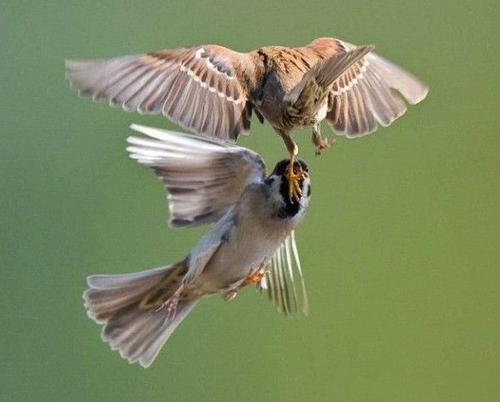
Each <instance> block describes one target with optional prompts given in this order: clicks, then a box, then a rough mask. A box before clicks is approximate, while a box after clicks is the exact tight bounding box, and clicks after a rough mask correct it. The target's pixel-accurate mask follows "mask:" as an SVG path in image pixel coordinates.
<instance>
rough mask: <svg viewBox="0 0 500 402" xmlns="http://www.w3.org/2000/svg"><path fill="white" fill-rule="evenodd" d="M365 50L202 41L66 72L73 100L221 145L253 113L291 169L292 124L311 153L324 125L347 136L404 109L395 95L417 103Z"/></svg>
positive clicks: (80, 63)
mask: <svg viewBox="0 0 500 402" xmlns="http://www.w3.org/2000/svg"><path fill="white" fill-rule="evenodd" d="M372 49H373V47H371V46H364V47H356V46H353V45H350V44H348V43H346V42H343V41H341V40H338V39H334V38H320V39H316V40H314V41H313V42H311V43H310V44H308V45H306V46H303V47H297V48H289V47H282V46H266V47H262V48H260V49H257V50H253V51H251V52H248V53H239V52H235V51H233V50H230V49H227V48H225V47H222V46H218V45H206V46H198V47H191V48H183V49H173V50H162V51H157V52H151V53H147V54H142V55H133V56H124V57H117V58H113V59H105V60H69V61H67V62H66V70H67V76H68V78H69V80H70V81H71V82H72V84H73V85H74V86H75V87H76V88H77V89H78V90H79V91H80V93H81V94H82V95H86V96H91V97H93V98H94V99H105V100H108V101H109V102H110V104H111V105H121V106H122V107H123V109H125V110H127V111H138V112H139V113H149V114H163V115H165V116H166V117H168V118H170V119H171V120H173V121H174V122H176V123H178V124H180V125H181V126H183V127H185V128H187V129H190V130H192V131H194V132H196V133H199V134H203V135H207V136H210V137H216V138H219V139H222V140H236V139H237V138H238V135H239V134H241V133H245V132H247V131H248V130H249V129H250V118H251V115H252V111H255V112H256V114H257V116H258V118H259V120H260V121H261V122H263V120H264V119H265V120H267V121H268V122H269V123H270V124H271V126H272V127H273V128H274V129H275V131H276V132H277V133H279V134H280V135H281V137H282V138H283V140H284V142H285V144H286V146H287V149H288V151H289V152H290V155H291V163H292V160H293V159H294V157H295V156H296V155H297V151H298V150H297V146H296V144H295V143H294V141H293V140H292V138H291V137H290V134H291V131H292V130H293V129H294V128H297V127H311V128H312V131H313V135H312V140H313V143H314V144H315V146H316V151H317V152H318V153H319V152H321V151H322V150H324V149H326V148H328V147H329V146H330V144H331V142H330V141H329V140H327V139H325V138H323V137H322V136H321V133H320V127H319V125H320V123H321V121H322V120H323V119H325V118H326V120H327V122H328V124H329V125H330V127H331V128H332V130H333V131H334V132H335V133H337V134H340V135H346V136H347V137H349V138H354V137H358V136H361V135H364V134H368V133H371V132H373V131H375V130H376V129H377V127H378V125H382V126H388V125H389V124H391V123H392V122H393V121H394V120H395V119H397V118H398V117H400V116H401V115H402V114H403V113H404V112H405V111H406V105H405V102H404V101H403V99H404V100H406V101H407V102H408V103H410V104H416V103H418V102H420V101H421V100H422V99H424V98H425V96H426V95H427V91H428V88H427V87H426V86H425V85H424V84H422V83H421V82H420V81H418V79H417V78H415V77H414V76H413V75H411V74H410V73H408V72H406V71H404V70H403V69H401V68H400V67H398V66H396V65H394V64H392V63H391V62H389V61H387V60H385V59H383V58H382V57H380V56H378V55H376V54H374V53H372V52H371V50H372ZM290 175H291V176H292V175H293V172H292V169H290ZM291 179H292V177H291ZM293 191H294V192H295V190H293Z"/></svg>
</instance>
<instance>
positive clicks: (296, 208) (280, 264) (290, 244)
mask: <svg viewBox="0 0 500 402" xmlns="http://www.w3.org/2000/svg"><path fill="white" fill-rule="evenodd" d="M131 127H132V128H133V129H134V130H136V131H137V132H140V133H142V134H143V136H140V137H138V136H131V137H129V138H128V143H129V146H128V148H127V149H128V152H129V153H130V157H131V158H132V159H134V160H136V161H137V162H138V163H140V164H141V165H145V166H147V167H149V168H151V169H153V170H154V172H155V173H156V175H157V176H158V177H159V178H160V179H161V181H162V182H163V184H164V187H165V189H166V194H167V199H168V205H169V211H170V214H169V215H170V217H169V225H170V226H171V227H174V228H177V227H194V226H199V225H203V224H212V226H211V227H210V229H209V231H208V232H207V233H206V234H205V235H204V236H202V237H201V239H200V240H199V241H198V243H197V244H196V245H195V246H194V247H193V248H192V249H191V251H190V252H189V253H188V254H187V256H186V257H185V258H183V259H182V260H181V261H179V262H176V263H173V264H168V265H166V266H163V267H159V268H154V269H150V270H146V271H142V272H137V273H128V274H111V275H91V276H89V277H88V278H87V286H88V287H87V289H86V290H85V292H84V293H83V299H84V305H85V308H86V310H87V314H88V316H89V317H90V318H91V319H92V320H94V321H96V322H97V323H98V324H100V325H102V331H101V338H102V340H103V341H104V342H106V343H108V344H109V345H110V346H111V348H112V349H114V350H118V351H119V352H120V354H121V356H122V357H123V358H125V359H127V360H128V361H129V362H130V363H137V362H138V363H139V364H140V365H142V366H143V367H149V366H150V365H151V364H152V363H153V361H154V360H155V358H156V356H157V355H158V353H159V351H160V349H161V348H162V347H163V345H164V344H165V342H166V341H167V340H168V339H169V337H170V336H171V335H172V333H173V332H174V330H175V329H176V328H177V326H178V325H179V324H180V323H181V321H182V320H183V319H184V318H185V317H186V316H187V315H188V313H189V312H190V311H191V310H192V309H193V307H194V306H195V305H196V304H197V303H198V301H199V300H200V299H202V298H204V297H206V296H208V295H214V294H219V295H222V296H223V298H224V299H225V300H231V299H233V298H234V297H235V296H236V295H237V294H238V292H239V291H240V290H241V289H242V288H245V287H247V286H252V285H256V286H257V288H258V289H259V290H260V292H261V293H265V294H267V295H268V297H269V298H270V299H271V301H272V302H273V303H274V305H275V306H276V307H277V309H278V310H279V311H281V312H283V313H285V314H307V312H308V309H309V302H308V298H307V292H306V288H305V284H304V279H303V274H302V268H301V265H300V259H299V254H298V251H297V246H296V242H295V233H294V230H295V228H296V226H297V225H298V223H299V222H300V221H301V219H302V218H303V216H304V214H305V211H306V209H307V207H308V204H309V198H310V196H311V187H310V178H309V173H308V167H307V164H306V163H305V162H304V161H303V160H300V159H298V160H296V161H295V162H294V169H295V170H298V169H299V168H300V169H301V170H302V171H303V173H304V174H303V175H302V177H301V179H300V180H299V186H300V189H301V190H302V192H301V196H300V198H299V200H298V201H296V202H292V201H291V200H290V199H289V197H288V178H287V175H286V170H287V168H288V164H289V161H288V159H284V160H282V161H280V162H278V163H277V164H276V165H275V167H274V169H273V170H272V172H270V173H269V174H267V173H266V167H265V164H264V161H263V160H262V158H261V157H260V155H259V154H257V153H255V152H253V151H251V150H249V149H247V148H243V147H240V146H238V145H235V144H230V143H221V142H218V141H216V140H213V139H209V138H203V137H199V136H194V135H188V134H181V133H177V132H172V131H167V130H161V129H156V128H152V127H146V126H140V125H132V126H131Z"/></svg>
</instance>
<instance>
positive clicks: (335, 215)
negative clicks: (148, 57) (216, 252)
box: [0, 0, 500, 402]
mask: <svg viewBox="0 0 500 402" xmlns="http://www.w3.org/2000/svg"><path fill="white" fill-rule="evenodd" d="M499 19H500V7H499V6H498V2H497V1H493V0H491V1H484V0H483V1H474V2H472V1H455V0H446V1H443V0H440V1H430V0H424V1H398V0H383V1H376V2H375V1H371V0H364V1H360V0H350V1H336V0H329V1H307V2H300V1H296V0H293V1H292V0H287V1H280V2H270V1H268V2H263V3H262V4H257V3H255V4H252V3H251V2H247V1H245V2H239V1H234V0H233V1H213V2H192V1H182V2H181V1H179V2H171V1H165V0H162V1H148V2H146V1H141V2H139V1H136V2H133V1H106V2H102V1H94V0H92V1H85V2H68V1H62V0H60V1H44V2H41V1H40V2H34V1H31V2H28V1H12V0H8V1H7V2H6V3H5V2H4V3H3V5H2V12H1V13H0V38H1V40H0V56H1V64H0V66H1V67H0V88H1V98H0V121H1V125H2V129H1V137H0V173H1V174H0V192H1V193H0V194H1V195H0V200H1V209H0V223H1V231H0V247H1V250H0V259H1V260H0V269H1V272H2V280H1V287H2V291H1V304H0V306H1V307H0V308H1V316H0V322H1V328H2V336H1V341H0V342H1V343H0V348H1V352H0V356H1V362H0V382H1V384H2V385H1V387H0V400H1V401H9V402H10V401H68V400H71V401H75V402H77V401H106V402H113V401H233V400H237V401H255V400H258V401H273V402H277V401H325V400H328V401H342V402H349V401H356V402H360V401H384V402H390V401H398V402H400V401H405V402H409V401H419V402H420V401H426V402H431V401H436V402H438V401H439V402H445V401H453V402H459V401H476V402H477V401H497V400H498V397H499V394H500V381H499V379H500V355H499V351H500V346H499V340H500V291H499V286H498V285H499V280H500V274H499V261H500V258H499V257H500V242H499V223H500V222H499V220H500V219H499V218H500V214H499V205H500V203H499V195H500V191H499V174H500V140H499V136H500V132H499V131H500V123H499V112H500V110H499V102H498V94H499V91H500V79H499V74H498V71H499V70H498V66H499V63H500V56H499V55H500V52H499V51H498V40H499V39H500V36H499V34H500V29H499V25H498V20H499ZM319 36H337V37H340V38H344V39H346V40H348V41H350V42H353V43H358V44H361V43H374V44H376V45H377V51H378V52H379V53H381V54H383V55H385V56H386V57H388V58H390V59H391V60H394V61H395V62H398V63H400V64H402V65H403V66H405V67H406V68H407V69H409V70H410V71H412V72H414V73H415V74H417V75H418V76H420V77H421V78H422V79H423V80H424V81H426V82H427V83H428V84H429V85H430V86H431V92H430V94H429V97H428V99H427V100H426V101H425V102H423V103H422V104H421V105H418V106H417V107H413V108H411V109H410V110H409V112H408V113H407V115H406V116H405V117H404V118H402V119H400V120H398V121H397V123H396V124H394V125H393V126H392V127H390V128H387V129H384V130H380V131H379V132H378V133H377V134H376V135H373V136H369V137H365V138H363V139H361V140H357V141H348V140H340V141H339V142H338V146H337V147H336V148H335V149H333V150H332V151H331V152H329V153H327V154H326V155H325V156H323V157H321V158H315V157H314V155H313V148H312V146H311V145H310V143H309V135H305V133H300V132H298V133H296V135H295V138H297V140H298V141H299V144H300V146H301V149H302V156H303V157H304V158H305V159H307V160H308V161H309V163H310V165H311V170H312V178H313V181H314V183H313V185H314V191H313V202H312V205H311V208H310V211H309V213H308V216H307V217H306V219H305V220H304V222H303V224H302V226H301V227H300V230H299V231H298V239H299V241H300V249H301V252H302V260H303V265H304V267H305V270H306V279H307V284H308V288H309V293H310V299H311V308H312V312H311V314H310V316H309V317H307V318H301V319H286V318H284V317H282V316H280V315H279V314H278V313H276V312H275V311H274V310H273V308H272V306H271V305H269V304H268V303H267V302H266V300H264V299H262V298H260V297H259V296H258V295H257V294H255V292H254V291H253V290H251V289H249V290H247V291H246V292H243V294H241V295H240V296H239V297H238V298H237V300H235V301H234V302H231V303H224V302H222V301H221V300H220V299H219V298H212V299H208V300H206V301H205V302H204V303H201V304H200V305H199V307H197V308H196V309H195V311H194V312H193V314H192V315H191V316H190V317H189V319H187V320H186V321H185V322H184V324H183V325H182V326H181V327H180V328H179V330H178V332H177V333H176V334H175V335H174V336H173V338H172V339H171V340H170V342H169V343H168V344H167V347H165V348H164V350H163V351H162V353H161V354H160V356H159V358H158V359H157V361H156V363H155V364H154V365H153V367H152V368H151V369H148V370H144V369H142V368H141V367H139V366H135V365H134V366H131V365H128V364H127V363H126V362H125V361H123V360H121V359H120V358H119V356H118V354H117V353H114V352H111V351H110V350H109V349H108V347H107V346H106V345H104V344H103V343H102V342H101V341H100V339H99V329H98V327H97V326H96V325H95V324H94V323H92V322H91V321H90V320H88V319H87V317H86V315H85V313H84V310H83V307H82V301H81V292H82V290H83V289H84V286H85V277H86V276H87V275H88V274H91V273H118V272H131V271H135V270H139V269H143V268H147V267H154V266H158V265H162V264H164V263H167V262H172V261H176V260H178V259H180V258H182V257H183V256H184V255H185V253H186V252H187V251H188V250H189V248H190V247H191V246H192V245H193V244H194V243H195V242H196V240H197V239H198V238H199V236H200V235H201V234H202V233H203V232H204V229H200V230H177V231H174V230H169V229H167V227H166V226H165V224H164V222H165V219H166V206H165V202H164V196H163V191H162V189H161V186H160V185H159V183H158V182H157V180H156V179H155V178H154V177H153V175H152V173H151V172H149V171H148V170H146V169H144V168H142V167H139V166H136V165H135V164H134V162H133V161H131V160H129V159H128V158H127V155H126V153H125V138H126V137H127V135H129V134H130V132H129V130H128V125H129V124H130V123H132V122H138V123H143V124H149V125H153V126H161V127H169V128H175V126H174V125H172V124H171V123H169V122H168V121H167V120H165V119H162V118H160V117H150V116H149V117H148V116H139V115H137V114H126V113H124V112H122V111H121V110H113V109H111V108H109V107H107V106H106V105H104V104H94V103H92V102H90V101H89V100H88V99H81V98H78V97H77V96H76V93H75V92H74V91H72V90H70V89H69V87H68V83H67V82H66V81H65V80H64V69H63V60H64V58H68V57H88V58H90V57H105V56H114V55H122V54H129V53H135V52H143V51H146V50H153V49H161V48H165V47H179V46H183V45H190V44H203V43H220V44H223V45H226V46H229V47H232V48H235V49H238V50H249V49H253V48H256V47H259V46H262V45H267V44H287V45H302V44H305V43H308V42H309V41H310V40H312V39H314V38H316V37H319ZM326 130H327V128H326V127H325V131H326ZM252 131H253V133H252V136H251V137H249V138H243V140H242V141H241V143H242V144H243V145H245V146H249V147H251V148H253V149H255V150H257V151H259V152H261V153H262V154H263V156H264V157H265V158H266V159H267V160H268V162H269V163H274V162H275V161H276V160H277V159H278V158H281V157H283V156H284V150H283V147H282V145H281V143H280V139H279V138H278V137H277V136H276V135H274V134H273V132H272V130H271V128H270V127H269V126H268V125H264V126H261V125H260V124H258V122H257V121H256V120H255V121H254V122H253V129H252Z"/></svg>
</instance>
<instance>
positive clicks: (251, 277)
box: [223, 258, 267, 301]
mask: <svg viewBox="0 0 500 402" xmlns="http://www.w3.org/2000/svg"><path fill="white" fill-rule="evenodd" d="M266 263H267V258H265V259H264V260H263V261H262V263H261V264H260V265H259V266H258V267H257V269H256V270H255V271H252V272H250V273H249V274H248V275H247V276H246V278H245V279H243V282H241V283H240V284H239V285H238V286H236V287H233V288H231V289H229V290H228V291H227V292H225V293H224V294H223V297H224V300H225V301H230V300H233V299H234V298H235V297H236V296H237V295H238V291H239V290H240V289H241V288H243V287H245V286H249V285H255V284H257V283H259V282H260V281H261V280H262V278H263V277H264V275H266V270H265V269H264V268H265V267H266Z"/></svg>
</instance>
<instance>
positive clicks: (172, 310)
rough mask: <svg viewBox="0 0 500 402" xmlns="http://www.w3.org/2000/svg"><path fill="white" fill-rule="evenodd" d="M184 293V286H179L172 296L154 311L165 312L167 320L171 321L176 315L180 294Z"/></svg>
mask: <svg viewBox="0 0 500 402" xmlns="http://www.w3.org/2000/svg"><path fill="white" fill-rule="evenodd" d="M183 291H184V286H183V285H181V286H179V287H178V288H177V290H176V291H175V292H174V294H173V295H172V296H170V297H169V298H168V299H167V300H166V301H165V302H164V303H162V304H161V305H160V307H158V308H157V309H156V311H160V310H163V309H166V310H167V320H168V321H172V320H173V319H174V318H175V315H176V314H177V305H178V304H179V300H180V298H181V294H182V292H183Z"/></svg>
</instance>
